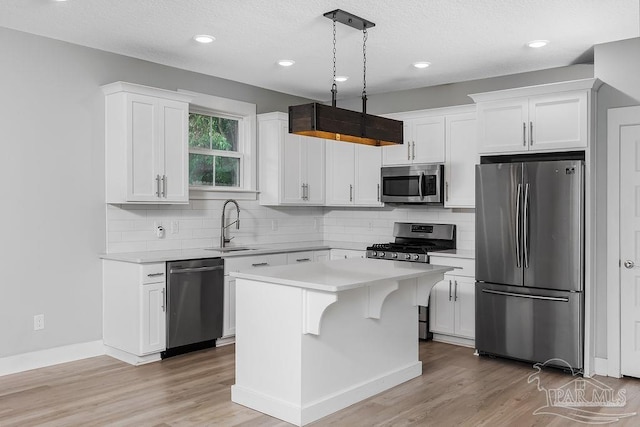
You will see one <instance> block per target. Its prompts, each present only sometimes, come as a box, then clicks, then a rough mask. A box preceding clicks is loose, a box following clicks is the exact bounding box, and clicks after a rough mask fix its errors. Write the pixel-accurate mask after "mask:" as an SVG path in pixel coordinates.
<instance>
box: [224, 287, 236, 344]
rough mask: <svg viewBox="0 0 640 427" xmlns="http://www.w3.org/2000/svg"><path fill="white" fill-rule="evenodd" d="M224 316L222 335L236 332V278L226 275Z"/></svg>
mask: <svg viewBox="0 0 640 427" xmlns="http://www.w3.org/2000/svg"><path fill="white" fill-rule="evenodd" d="M223 307H224V316H223V318H222V336H223V337H226V336H230V335H235V334H236V279H235V278H233V277H231V276H224V306H223Z"/></svg>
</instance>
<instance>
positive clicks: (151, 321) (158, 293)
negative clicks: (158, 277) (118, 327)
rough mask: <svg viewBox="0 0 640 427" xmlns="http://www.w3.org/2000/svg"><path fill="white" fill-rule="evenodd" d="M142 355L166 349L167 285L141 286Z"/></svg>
mask: <svg viewBox="0 0 640 427" xmlns="http://www.w3.org/2000/svg"><path fill="white" fill-rule="evenodd" d="M140 292H141V295H140V302H141V305H142V307H140V316H141V319H140V328H141V331H140V337H141V340H140V354H139V356H142V355H145V354H149V353H157V352H159V351H163V350H165V348H166V339H167V336H166V313H165V307H166V305H165V284H164V282H163V283H151V284H146V285H141V286H140Z"/></svg>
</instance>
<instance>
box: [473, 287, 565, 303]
mask: <svg viewBox="0 0 640 427" xmlns="http://www.w3.org/2000/svg"><path fill="white" fill-rule="evenodd" d="M482 292H483V293H485V294H494V295H504V296H507V297H518V298H528V299H540V300H545V301H559V302H569V298H563V297H545V296H542V295H528V294H517V293H515V292H503V291H494V290H491V289H483V290H482Z"/></svg>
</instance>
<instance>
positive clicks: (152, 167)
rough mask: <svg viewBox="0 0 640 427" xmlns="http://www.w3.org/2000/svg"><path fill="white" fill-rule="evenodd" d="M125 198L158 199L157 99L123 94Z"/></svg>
mask: <svg viewBox="0 0 640 427" xmlns="http://www.w3.org/2000/svg"><path fill="white" fill-rule="evenodd" d="M126 96H127V98H126V99H127V101H126V102H127V123H126V126H127V132H126V135H127V156H126V157H127V201H128V202H151V201H158V200H159V197H158V194H159V192H160V191H161V190H160V178H161V176H162V172H161V171H160V170H159V160H158V159H159V153H158V150H159V147H158V135H157V132H158V129H159V126H158V117H159V116H158V100H157V99H156V98H153V97H150V96H144V95H137V94H127V95H126Z"/></svg>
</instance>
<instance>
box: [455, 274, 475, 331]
mask: <svg viewBox="0 0 640 427" xmlns="http://www.w3.org/2000/svg"><path fill="white" fill-rule="evenodd" d="M454 299H455V313H456V314H455V325H454V329H455V334H456V335H458V336H461V337H465V338H471V339H475V336H476V298H475V280H474V279H473V278H470V277H461V276H456V277H455V278H454Z"/></svg>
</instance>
